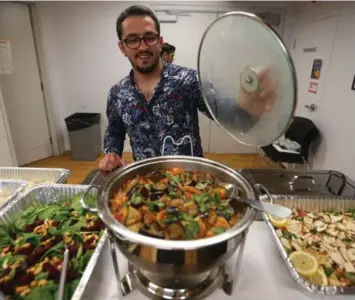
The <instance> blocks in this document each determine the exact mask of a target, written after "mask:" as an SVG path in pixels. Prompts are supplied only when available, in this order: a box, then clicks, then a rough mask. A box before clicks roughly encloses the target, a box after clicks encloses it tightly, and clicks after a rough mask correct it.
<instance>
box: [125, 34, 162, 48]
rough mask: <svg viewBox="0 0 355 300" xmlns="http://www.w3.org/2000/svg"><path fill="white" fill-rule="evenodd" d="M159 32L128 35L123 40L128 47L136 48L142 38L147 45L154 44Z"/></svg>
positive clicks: (157, 40)
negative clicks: (144, 34)
mask: <svg viewBox="0 0 355 300" xmlns="http://www.w3.org/2000/svg"><path fill="white" fill-rule="evenodd" d="M159 37H160V35H159V34H150V35H146V36H143V37H141V38H140V37H129V38H126V39H124V40H123V42H124V43H125V44H126V45H127V47H128V48H130V49H138V48H139V47H140V45H141V42H142V40H143V41H144V43H145V44H146V45H147V46H154V45H156V44H157V43H158V42H159Z"/></svg>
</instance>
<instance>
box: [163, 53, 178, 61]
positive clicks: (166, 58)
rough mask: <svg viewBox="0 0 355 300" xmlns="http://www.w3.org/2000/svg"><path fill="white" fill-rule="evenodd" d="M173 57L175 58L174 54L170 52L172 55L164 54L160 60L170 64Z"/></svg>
mask: <svg viewBox="0 0 355 300" xmlns="http://www.w3.org/2000/svg"><path fill="white" fill-rule="evenodd" d="M174 57H175V53H174V52H172V53H170V54H168V53H164V54H163V56H162V59H163V60H164V61H165V62H166V63H168V64H172V63H173V61H174Z"/></svg>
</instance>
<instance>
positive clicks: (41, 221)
mask: <svg viewBox="0 0 355 300" xmlns="http://www.w3.org/2000/svg"><path fill="white" fill-rule="evenodd" d="M43 223H44V220H37V221H36V222H35V226H36V227H37V226H39V225H42V224H43Z"/></svg>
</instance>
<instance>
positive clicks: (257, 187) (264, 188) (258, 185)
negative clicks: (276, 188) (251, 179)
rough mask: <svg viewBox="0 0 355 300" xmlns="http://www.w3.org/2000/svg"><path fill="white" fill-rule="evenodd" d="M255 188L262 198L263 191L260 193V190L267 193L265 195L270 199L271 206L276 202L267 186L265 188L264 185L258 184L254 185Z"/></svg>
mask: <svg viewBox="0 0 355 300" xmlns="http://www.w3.org/2000/svg"><path fill="white" fill-rule="evenodd" d="M254 187H255V188H256V189H257V191H258V193H259V196H261V191H260V190H263V192H265V194H266V195H267V197H268V198H269V202H270V203H271V204H273V203H274V200H273V198H272V196H271V194H270V193H269V191H268V190H267V188H266V187H265V186H263V185H262V184H260V183H257V184H255V185H254ZM261 201H263V200H261Z"/></svg>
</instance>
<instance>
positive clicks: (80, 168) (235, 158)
mask: <svg viewBox="0 0 355 300" xmlns="http://www.w3.org/2000/svg"><path fill="white" fill-rule="evenodd" d="M102 156H103V154H101V155H100V157H98V158H97V160H96V161H74V160H72V158H71V154H70V153H67V154H64V155H61V156H53V157H49V158H46V159H43V160H41V161H38V162H35V163H32V164H29V165H28V166H29V167H37V168H65V169H69V170H71V171H72V174H71V176H70V177H69V178H68V183H72V184H79V183H81V182H82V181H83V179H84V178H85V177H86V176H87V175H88V174H89V173H90V171H92V170H93V169H96V168H98V165H99V161H100V159H101V158H102ZM205 157H206V158H208V159H211V160H214V161H217V162H220V163H223V164H225V165H227V166H229V167H231V168H234V169H251V168H254V162H255V160H256V159H258V168H267V167H268V165H267V162H266V161H265V160H264V159H260V156H259V155H258V154H213V153H207V154H205ZM123 158H124V159H125V160H126V161H127V162H132V154H131V153H124V155H123ZM279 167H280V168H281V166H279Z"/></svg>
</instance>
